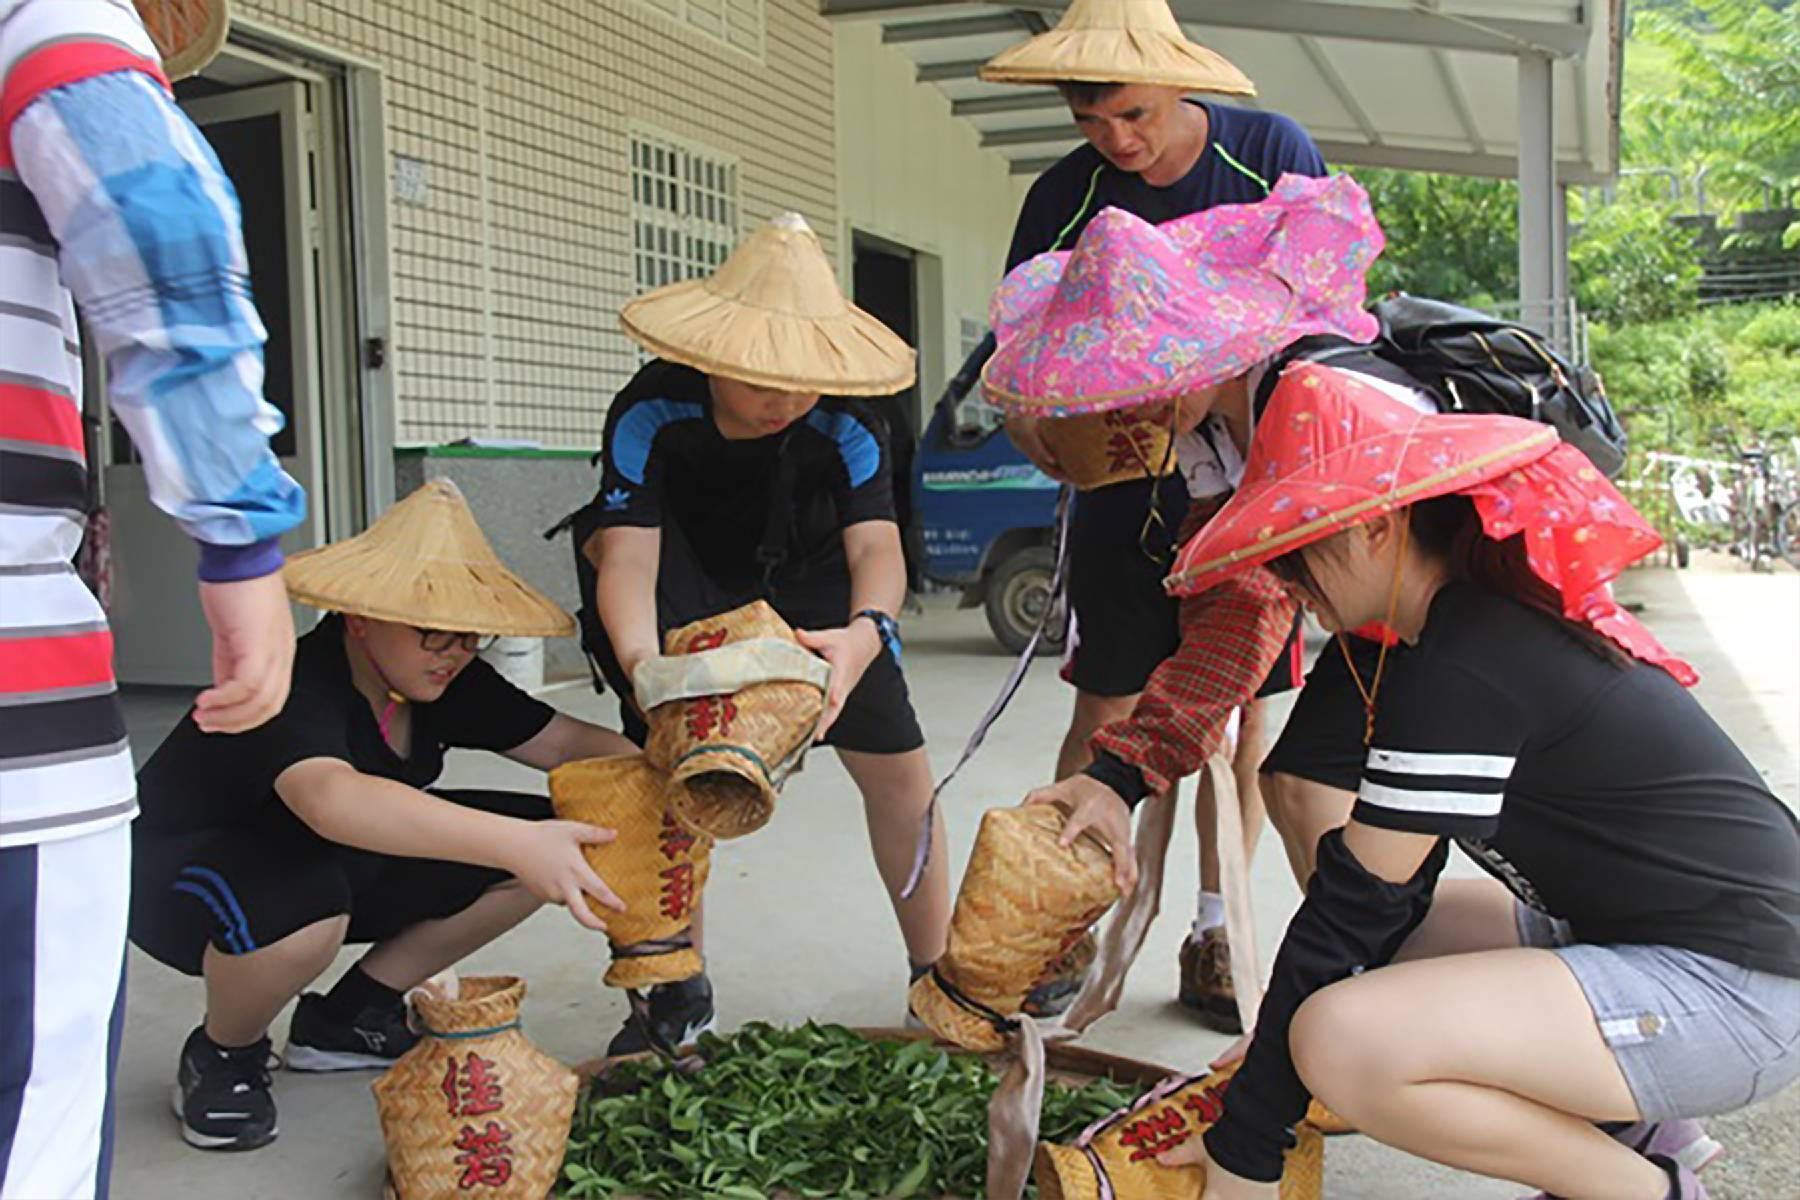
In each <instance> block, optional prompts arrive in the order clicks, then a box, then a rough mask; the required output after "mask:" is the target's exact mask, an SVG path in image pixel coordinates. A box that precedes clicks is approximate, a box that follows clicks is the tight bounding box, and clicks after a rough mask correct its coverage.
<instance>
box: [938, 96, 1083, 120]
mask: <svg viewBox="0 0 1800 1200" xmlns="http://www.w3.org/2000/svg"><path fill="white" fill-rule="evenodd" d="M1063 107H1065V105H1064V104H1063V98H1062V97H1061V96H1059V95H1058V94H1057V93H1055V92H1049V91H1045V92H1020V93H1018V94H1017V95H1014V96H978V97H976V98H975V99H973V100H952V101H951V102H950V115H951V116H953V117H986V116H993V115H995V114H997V113H1019V112H1049V111H1051V110H1052V109H1058V108H1063Z"/></svg>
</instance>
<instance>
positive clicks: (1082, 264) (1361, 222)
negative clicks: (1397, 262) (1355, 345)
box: [982, 175, 1385, 417]
mask: <svg viewBox="0 0 1800 1200" xmlns="http://www.w3.org/2000/svg"><path fill="white" fill-rule="evenodd" d="M1384 245H1385V239H1384V238H1383V236H1382V233H1381V226H1380V225H1378V224H1376V222H1375V217H1374V215H1373V214H1372V213H1371V212H1370V210H1369V197H1368V194H1367V193H1365V192H1364V191H1363V189H1362V188H1361V187H1360V186H1359V185H1358V184H1357V182H1356V181H1355V180H1354V179H1351V178H1350V177H1349V176H1347V175H1337V176H1333V177H1331V178H1328V179H1312V178H1308V177H1306V176H1303V175H1283V176H1282V177H1281V180H1280V181H1279V182H1278V183H1277V184H1276V185H1275V189H1274V191H1272V192H1271V193H1270V194H1269V196H1268V198H1267V199H1264V200H1261V201H1259V202H1257V203H1255V204H1227V205H1220V206H1218V207H1216V208H1209V209H1207V210H1205V211H1204V212H1198V213H1194V214H1193V215H1192V216H1187V217H1179V218H1177V219H1175V220H1173V221H1169V222H1167V223H1166V224H1163V225H1151V224H1149V223H1148V222H1146V221H1144V220H1142V219H1140V218H1138V217H1135V216H1132V215H1131V214H1130V213H1127V212H1124V211H1123V210H1120V209H1116V208H1108V209H1104V210H1102V211H1101V212H1100V214H1099V215H1098V216H1096V217H1095V218H1094V219H1093V220H1092V221H1090V222H1089V223H1088V226H1087V228H1086V229H1084V230H1083V231H1082V234H1081V237H1080V238H1079V239H1078V240H1077V241H1076V243H1075V247H1074V249H1072V250H1068V251H1052V252H1050V253H1046V254H1040V255H1038V256H1037V257H1036V258H1033V259H1031V260H1030V261H1028V262H1025V263H1022V264H1020V265H1019V266H1018V267H1017V268H1015V269H1014V270H1013V271H1012V273H1011V274H1009V275H1008V276H1007V277H1006V279H1005V281H1004V282H1002V283H1001V285H1000V287H999V289H998V290H997V291H996V292H995V294H994V298H993V302H992V305H991V308H990V313H989V316H990V320H991V323H992V325H993V327H994V333H995V336H996V339H997V340H998V342H999V349H998V350H997V351H996V352H995V354H994V356H993V357H992V358H991V359H989V360H988V364H987V367H986V369H985V370H984V371H983V372H982V384H983V387H984V389H985V390H986V393H987V395H988V398H989V399H990V400H992V401H993V402H994V403H995V404H998V405H1000V406H1001V407H1002V408H1004V409H1006V410H1007V411H1009V412H1011V413H1014V414H1019V415H1033V416H1055V417H1067V416H1075V415H1078V414H1081V413H1090V412H1105V411H1108V410H1111V409H1118V408H1127V407H1132V406H1135V405H1142V404H1149V403H1153V402H1156V401H1162V400H1169V399H1173V398H1174V397H1176V396H1182V395H1187V394H1189V393H1192V392H1195V391H1198V390H1200V389H1202V388H1205V387H1207V386H1209V385H1211V384H1215V383H1219V382H1221V381H1223V380H1226V379H1230V378H1232V377H1233V376H1235V375H1238V374H1241V373H1242V372H1244V371H1246V370H1248V369H1249V368H1250V367H1252V366H1254V365H1255V364H1256V363H1258V362H1260V361H1262V360H1263V359H1265V358H1268V357H1269V356H1271V355H1273V354H1275V353H1277V352H1279V351H1280V350H1282V349H1283V348H1285V347H1286V346H1288V345H1289V344H1290V343H1292V342H1294V341H1295V340H1297V339H1299V338H1302V337H1306V336H1308V335H1310V334H1318V333H1332V334H1337V335H1339V336H1341V337H1346V338H1350V339H1352V340H1354V341H1359V342H1365V341H1368V340H1370V339H1372V338H1373V337H1374V336H1375V334H1376V332H1377V328H1378V327H1377V325H1376V321H1375V318H1374V317H1372V316H1370V315H1369V314H1368V313H1367V312H1365V311H1364V310H1363V300H1364V295H1365V285H1364V279H1363V275H1364V273H1365V272H1366V271H1367V270H1368V268H1369V264H1370V263H1372V262H1374V261H1375V256H1376V255H1378V254H1380V253H1381V250H1382V247H1383V246H1384Z"/></svg>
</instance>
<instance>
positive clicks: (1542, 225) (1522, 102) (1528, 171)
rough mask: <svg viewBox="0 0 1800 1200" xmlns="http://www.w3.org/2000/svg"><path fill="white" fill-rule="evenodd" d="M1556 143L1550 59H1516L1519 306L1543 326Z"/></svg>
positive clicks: (1550, 273) (1550, 291) (1549, 286)
mask: <svg viewBox="0 0 1800 1200" xmlns="http://www.w3.org/2000/svg"><path fill="white" fill-rule="evenodd" d="M1555 192H1556V141H1555V124H1554V120H1553V113H1552V100H1551V79H1550V60H1549V59H1548V58H1546V57H1544V56H1543V55H1541V54H1524V55H1520V56H1519V307H1520V310H1521V315H1522V316H1523V318H1524V320H1525V322H1526V324H1529V325H1538V326H1548V325H1549V324H1550V321H1549V320H1548V318H1549V317H1550V316H1551V311H1550V303H1551V300H1552V298H1553V296H1554V292H1555V288H1556V196H1555Z"/></svg>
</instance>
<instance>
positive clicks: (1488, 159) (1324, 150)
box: [1012, 141, 1608, 185]
mask: <svg viewBox="0 0 1800 1200" xmlns="http://www.w3.org/2000/svg"><path fill="white" fill-rule="evenodd" d="M1318 146H1319V153H1320V154H1322V155H1324V156H1325V161H1327V162H1330V163H1335V164H1337V165H1339V166H1346V167H1388V168H1391V169H1393V170H1398V171H1437V172H1442V173H1444V174H1449V175H1477V176H1481V177H1483V178H1487V179H1515V178H1517V177H1518V171H1519V160H1518V159H1516V158H1514V157H1513V156H1512V155H1510V154H1469V153H1464V152H1461V151H1456V150H1421V149H1417V148H1414V147H1410V146H1395V145H1392V144H1389V145H1385V146H1365V145H1362V144H1360V143H1358V142H1332V141H1322V142H1319V143H1318ZM1061 158H1062V155H1060V154H1055V155H1033V156H1032V157H1030V158H1015V159H1013V160H1012V173H1013V174H1014V175H1036V174H1038V173H1039V172H1041V171H1045V170H1047V169H1049V168H1050V167H1051V166H1052V165H1054V164H1055V163H1056V162H1057V161H1058V160H1060V159H1061ZM1556 178H1557V181H1558V182H1560V183H1567V184H1573V185H1598V184H1604V183H1606V182H1607V181H1608V180H1607V177H1606V173H1605V172H1603V171H1596V170H1595V169H1594V168H1593V167H1591V166H1589V165H1588V164H1587V163H1580V162H1571V161H1563V162H1559V163H1557V164H1556Z"/></svg>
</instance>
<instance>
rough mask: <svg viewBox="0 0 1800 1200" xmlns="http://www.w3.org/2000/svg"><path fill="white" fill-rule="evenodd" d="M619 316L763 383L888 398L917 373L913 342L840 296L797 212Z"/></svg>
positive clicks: (675, 349)
mask: <svg viewBox="0 0 1800 1200" xmlns="http://www.w3.org/2000/svg"><path fill="white" fill-rule="evenodd" d="M619 322H620V324H622V325H623V326H624V327H625V332H626V333H628V334H630V335H631V337H632V338H633V339H634V340H636V342H637V343H638V344H639V345H640V346H643V347H644V349H646V350H648V351H650V352H651V353H652V354H656V355H659V356H661V357H663V358H667V359H670V360H672V361H674V362H678V363H685V364H686V365H688V366H690V367H693V368H695V369H696V370H699V371H705V372H706V373H707V374H709V375H724V376H727V377H728V378H731V379H738V380H742V381H743V382H745V383H749V384H754V385H756V386H757V387H770V388H780V389H782V390H783V391H795V392H829V393H833V394H836V395H840V396H888V395H892V394H893V393H895V392H897V391H900V390H901V389H902V388H905V387H908V386H910V385H911V384H912V381H913V360H914V354H913V351H912V348H911V347H910V346H908V345H907V344H906V343H905V342H903V341H901V340H900V338H899V337H898V336H897V335H895V333H894V332H893V331H892V330H891V329H889V328H888V327H887V326H886V325H883V324H882V323H881V322H880V321H877V320H876V319H875V318H874V317H872V316H870V315H869V314H868V313H866V312H864V311H863V310H862V309H860V308H857V307H856V306H855V305H854V304H851V303H850V302H849V301H848V300H846V299H844V293H843V292H842V291H840V290H839V289H838V283H837V276H836V274H835V273H833V271H832V269H831V260H830V259H828V258H826V257H825V248H824V247H823V246H821V245H819V239H818V237H817V236H815V235H814V234H813V231H812V230H811V229H810V228H808V227H807V224H806V221H805V220H804V219H803V218H802V217H801V216H800V214H798V213H783V214H782V215H781V216H779V217H776V218H775V219H773V220H771V221H769V222H768V223H766V224H765V225H763V227H762V228H760V229H758V230H757V231H756V232H755V233H753V234H751V235H750V236H749V238H748V239H746V240H745V242H744V243H743V245H741V246H739V247H738V248H737V249H736V250H735V251H733V252H732V255H731V257H730V258H728V259H726V260H725V265H724V266H722V267H720V268H719V269H718V271H717V272H716V273H714V274H713V275H711V276H710V277H708V278H705V279H689V280H686V281H684V282H682V283H672V284H669V285H668V286H667V287H661V288H658V289H657V290H655V291H654V292H650V293H648V294H647V295H643V296H639V297H638V298H637V299H636V300H633V301H631V302H630V303H629V304H627V305H626V306H625V307H624V308H623V309H622V310H620V312H619Z"/></svg>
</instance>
